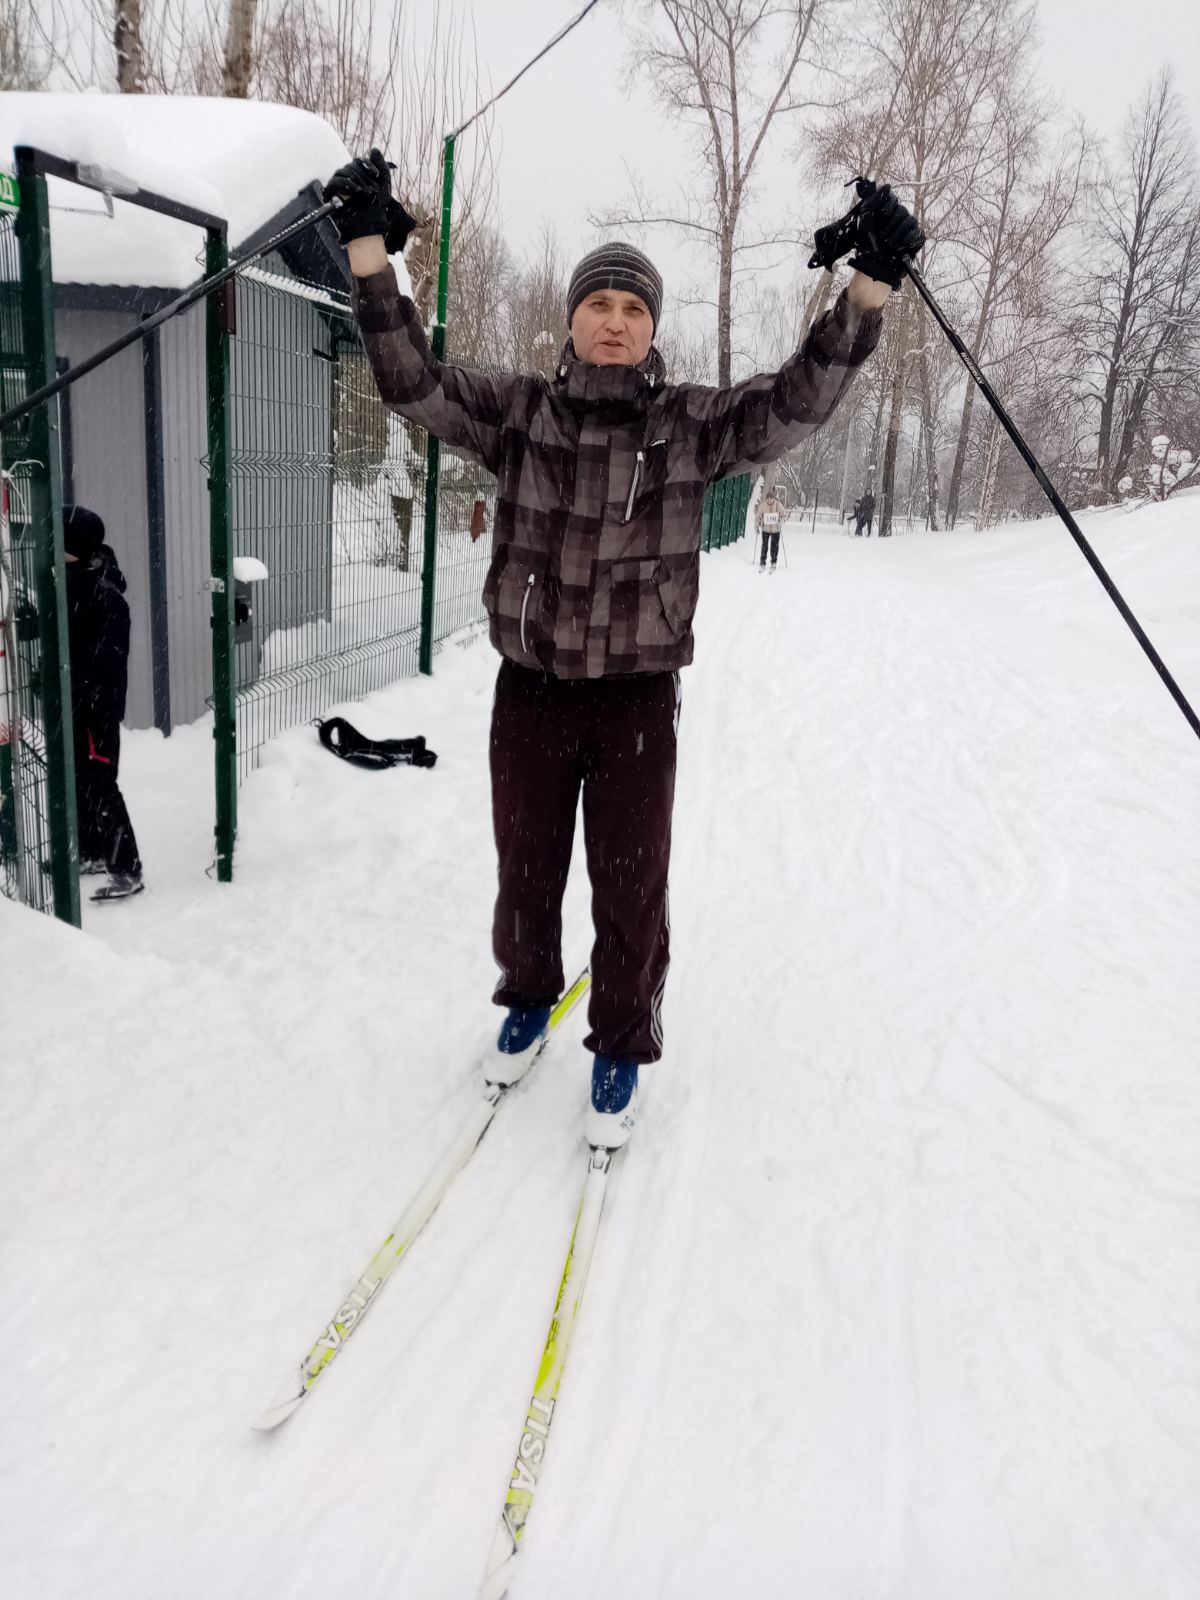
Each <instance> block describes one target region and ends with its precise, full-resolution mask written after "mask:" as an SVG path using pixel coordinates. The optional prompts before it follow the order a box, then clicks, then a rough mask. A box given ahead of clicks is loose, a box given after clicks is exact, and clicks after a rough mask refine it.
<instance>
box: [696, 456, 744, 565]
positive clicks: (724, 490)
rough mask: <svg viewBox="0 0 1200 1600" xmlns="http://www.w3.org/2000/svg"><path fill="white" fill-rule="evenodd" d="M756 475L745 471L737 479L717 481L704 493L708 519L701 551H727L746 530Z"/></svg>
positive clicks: (704, 521)
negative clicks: (727, 546) (726, 547)
mask: <svg viewBox="0 0 1200 1600" xmlns="http://www.w3.org/2000/svg"><path fill="white" fill-rule="evenodd" d="M753 488H754V478H753V475H752V474H750V473H745V472H744V473H741V474H739V476H738V477H736V478H724V479H722V481H721V482H720V483H714V484H713V486H712V488H711V489H710V490H709V491H708V493H707V494H706V495H705V496H704V520H703V522H702V523H701V527H700V548H701V550H723V549H724V548H725V546H726V545H727V544H733V543H734V541H735V540H737V539H740V538H741V537H742V535H743V534H744V533H745V531H746V512H747V511H748V509H749V507H750V495H751V492H752V490H753Z"/></svg>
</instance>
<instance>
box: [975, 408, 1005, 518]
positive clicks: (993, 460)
mask: <svg viewBox="0 0 1200 1600" xmlns="http://www.w3.org/2000/svg"><path fill="white" fill-rule="evenodd" d="M999 466H1000V418H999V417H994V418H993V419H992V435H991V438H990V439H989V440H988V448H987V460H986V461H985V462H984V466H983V481H982V482H981V483H980V485H979V510H978V511H977V512H976V513H975V526H976V528H977V529H978V528H988V527H990V526H991V522H992V514H993V508H994V504H995V499H996V475H997V472H998V470H999Z"/></svg>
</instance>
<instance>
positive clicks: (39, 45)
mask: <svg viewBox="0 0 1200 1600" xmlns="http://www.w3.org/2000/svg"><path fill="white" fill-rule="evenodd" d="M49 75H50V57H49V55H48V53H47V51H46V50H45V48H44V45H43V38H42V33H41V30H40V29H39V27H38V26H37V21H36V18H35V16H34V11H33V6H32V3H31V0H0V90H2V89H44V88H45V86H46V81H47V79H48V77H49Z"/></svg>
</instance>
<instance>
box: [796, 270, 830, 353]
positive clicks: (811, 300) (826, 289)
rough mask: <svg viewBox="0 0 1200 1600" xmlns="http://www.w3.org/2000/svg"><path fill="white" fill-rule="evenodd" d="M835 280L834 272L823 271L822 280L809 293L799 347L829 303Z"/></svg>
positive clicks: (797, 341)
mask: <svg viewBox="0 0 1200 1600" xmlns="http://www.w3.org/2000/svg"><path fill="white" fill-rule="evenodd" d="M835 281H836V280H835V278H834V275H833V273H832V272H825V273H822V275H821V280H820V282H819V283H818V284H817V287H816V288H815V289H814V290H813V292H812V293H811V294H810V295H809V297H808V304H807V305H806V306H805V308H804V322H803V324H802V326H801V328H800V337H799V338H798V339H797V340H796V348H797V349H799V347H800V346H801V345H802V344H803V343H804V341H805V339H807V338H808V330H809V329H810V328H811V327H812V325H813V323H814V322H815V321H816V320H817V318H818V317H819V316H820V315H821V314H822V312H823V311H824V310H825V307H826V306H827V305H828V304H829V296H830V293H831V291H832V289H833V285H834V283H835Z"/></svg>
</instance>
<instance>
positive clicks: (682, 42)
mask: <svg viewBox="0 0 1200 1600" xmlns="http://www.w3.org/2000/svg"><path fill="white" fill-rule="evenodd" d="M823 3H824V0H775V3H773V4H768V3H767V0H642V4H641V6H640V8H639V9H640V12H641V16H642V20H641V23H640V24H639V25H637V26H636V27H635V29H634V32H633V38H632V44H631V53H632V59H633V61H634V62H635V64H636V70H638V71H640V72H642V73H644V74H645V75H646V77H647V78H648V79H649V81H650V82H651V83H652V84H653V86H654V90H655V93H656V94H657V95H658V96H659V97H660V98H661V100H662V102H663V104H664V105H665V106H666V107H667V110H668V111H669V113H670V114H671V115H672V116H673V117H675V118H677V119H678V120H679V121H680V122H682V123H684V124H686V125H688V126H691V127H694V128H695V129H696V131H697V138H698V145H697V149H698V165H699V168H700V174H701V176H700V180H699V182H698V184H697V185H696V186H695V188H694V189H693V190H691V191H690V192H688V193H685V194H683V195H682V196H681V197H680V199H679V201H678V203H674V204H672V203H659V202H658V201H657V200H655V199H652V198H651V197H649V196H647V195H645V194H644V193H642V192H641V191H640V189H639V190H637V191H635V199H634V204H633V205H632V206H625V207H620V206H619V207H616V208H614V209H613V210H612V211H610V212H607V213H605V214H603V215H601V216H599V217H596V218H593V221H594V222H595V223H596V225H598V226H601V227H620V226H625V225H633V226H635V227H639V228H643V227H657V226H668V227H671V228H674V229H676V230H677V231H678V232H679V233H681V234H682V235H684V236H685V237H686V238H689V239H692V240H694V241H697V242H699V243H700V244H702V245H703V246H704V247H705V248H706V249H708V250H709V251H711V252H712V254H713V255H714V256H715V258H716V268H717V288H716V314H717V382H718V383H719V384H728V383H729V382H730V381H731V368H732V349H733V318H734V277H735V273H736V271H737V268H738V265H739V264H740V263H741V262H743V261H744V259H745V258H746V257H747V256H748V255H750V254H751V253H753V252H755V251H758V250H761V249H763V248H764V247H766V246H769V245H772V244H775V243H777V242H778V241H779V238H780V236H781V235H780V231H779V230H778V229H777V228H776V229H774V230H770V231H768V232H767V233H766V234H765V235H763V236H760V237H752V236H751V233H750V223H751V220H752V212H753V201H754V181H755V176H756V173H757V172H758V170H759V166H760V162H761V158H762V156H763V152H764V149H765V148H766V145H767V141H768V137H769V135H770V133H771V130H772V127H773V126H774V125H775V123H776V121H777V119H782V118H786V117H787V116H789V115H790V114H792V113H794V112H796V111H798V110H800V109H801V108H802V107H803V106H805V105H808V104H811V102H807V101H802V100H801V99H800V98H799V97H798V90H797V79H798V74H799V71H800V67H801V64H802V62H804V61H805V59H806V56H807V54H808V53H809V52H810V51H811V50H812V49H813V48H814V47H815V44H816V33H817V21H818V17H819V13H820V8H821V6H822V4H823Z"/></svg>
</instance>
